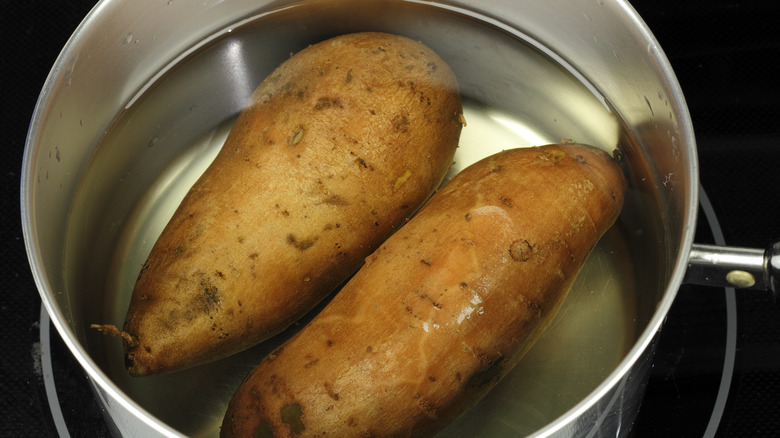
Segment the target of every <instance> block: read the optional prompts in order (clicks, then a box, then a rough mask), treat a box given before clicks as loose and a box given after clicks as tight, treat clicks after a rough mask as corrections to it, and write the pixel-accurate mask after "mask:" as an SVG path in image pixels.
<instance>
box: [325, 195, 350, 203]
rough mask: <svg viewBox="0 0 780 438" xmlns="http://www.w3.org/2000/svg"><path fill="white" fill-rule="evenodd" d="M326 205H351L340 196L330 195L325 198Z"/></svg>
mask: <svg viewBox="0 0 780 438" xmlns="http://www.w3.org/2000/svg"><path fill="white" fill-rule="evenodd" d="M325 203H326V204H328V205H349V202H348V201H347V200H346V199H344V198H342V197H341V196H339V195H330V196H328V197H327V198H325Z"/></svg>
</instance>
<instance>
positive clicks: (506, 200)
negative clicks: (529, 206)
mask: <svg viewBox="0 0 780 438" xmlns="http://www.w3.org/2000/svg"><path fill="white" fill-rule="evenodd" d="M499 200H500V201H501V203H502V204H504V205H506V206H507V207H509V208H512V207H514V206H515V204H514V203H513V202H512V198H508V197H506V196H502V197H500V198H499Z"/></svg>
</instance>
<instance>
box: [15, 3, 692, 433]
mask: <svg viewBox="0 0 780 438" xmlns="http://www.w3.org/2000/svg"><path fill="white" fill-rule="evenodd" d="M602 1H603V0H600V2H602ZM613 2H614V7H616V8H618V9H619V13H620V15H621V16H623V18H625V19H627V20H629V21H630V22H631V24H632V25H633V26H634V28H635V30H637V31H638V32H639V33H640V35H641V36H642V38H643V39H644V40H645V41H646V42H647V43H648V47H651V46H652V47H653V49H654V53H655V56H656V61H657V65H656V66H654V67H655V68H656V69H657V73H658V74H659V75H660V76H661V77H662V78H663V79H664V80H665V81H666V84H667V85H668V87H669V89H670V90H671V91H672V93H671V95H670V100H669V104H670V106H673V107H674V110H675V112H676V114H677V115H678V116H679V121H680V129H681V135H682V137H683V139H684V144H685V145H687V146H686V152H687V156H686V157H685V158H687V163H686V165H687V171H688V175H689V177H688V179H687V181H685V182H686V187H685V192H684V195H685V196H686V199H685V210H684V211H683V212H682V214H683V216H684V217H683V219H682V223H684V224H685V225H684V229H683V231H682V236H681V240H680V243H679V247H678V249H677V254H676V257H675V261H674V264H673V268H672V270H671V273H670V276H669V278H668V279H667V282H666V288H665V290H664V292H663V295H662V298H661V300H660V301H659V302H658V303H657V306H656V309H655V311H654V313H653V315H652V317H651V319H650V321H649V323H648V324H647V325H646V326H645V327H644V328H643V329H642V332H641V334H640V336H639V337H638V339H637V340H636V341H635V342H634V344H633V346H632V347H631V349H630V350H629V351H628V353H626V354H625V356H624V357H623V359H622V360H621V361H620V363H619V364H618V366H617V367H616V368H615V369H614V370H612V372H610V374H609V375H608V376H607V378H605V379H604V380H603V381H602V382H601V383H600V384H599V385H598V386H597V387H596V388H595V389H594V390H593V391H591V392H590V393H589V394H588V395H587V396H585V397H584V398H583V399H581V400H580V401H579V402H578V403H577V404H576V405H574V406H573V407H572V408H570V409H569V410H567V411H566V412H565V413H564V414H562V415H561V416H559V417H558V418H557V419H555V420H553V421H552V422H551V423H549V424H547V425H546V426H544V427H542V428H541V429H540V430H538V431H536V432H535V433H534V434H533V435H532V436H549V435H553V434H556V433H560V432H563V431H564V428H565V427H567V425H569V424H572V423H573V422H574V421H575V420H576V419H577V418H578V417H581V416H582V415H583V414H584V413H585V412H586V411H588V410H589V409H591V408H592V407H593V405H594V404H595V403H596V402H598V401H599V400H601V399H603V398H604V397H606V396H608V395H609V393H610V391H612V390H614V388H617V387H618V386H619V385H620V382H621V381H622V380H623V379H625V378H626V376H627V375H629V373H630V371H631V370H632V368H633V367H634V365H635V364H636V363H637V362H638V361H639V360H640V358H641V357H642V356H643V355H644V354H646V351H647V350H648V349H649V348H650V347H651V345H650V344H651V343H652V342H653V340H654V339H655V338H656V334H657V333H658V332H659V331H660V330H661V328H662V325H663V323H664V321H665V318H666V315H667V314H668V312H669V309H670V308H671V306H672V303H673V302H674V299H675V297H676V295H677V291H678V289H679V287H680V286H681V284H682V283H683V279H684V276H685V272H686V268H687V260H688V256H689V254H690V252H691V247H692V245H693V240H694V232H695V224H696V218H697V213H698V184H699V172H698V158H697V155H696V142H695V136H694V132H693V127H692V122H691V119H690V114H689V110H688V107H687V105H686V102H685V98H684V96H683V93H682V89H681V87H680V84H679V82H678V80H677V78H676V76H675V74H674V72H673V70H672V67H671V65H670V63H669V61H668V59H667V57H666V55H665V54H664V52H663V50H662V49H661V47H660V45H659V44H658V41H657V40H656V39H655V37H654V36H653V34H652V32H651V31H650V29H649V28H648V26H647V24H646V23H645V22H644V21H643V20H642V19H641V18H640V17H639V15H638V13H637V12H636V10H635V9H634V8H633V7H632V6H631V5H630V4H629V2H628V1H627V0H613ZM110 3H111V0H100V1H99V2H98V3H97V4H96V5H95V7H94V8H93V9H92V10H90V12H89V13H88V14H87V15H86V17H85V18H84V20H83V21H82V22H81V23H80V24H79V26H78V27H77V28H76V29H75V31H74V32H73V34H72V35H71V37H70V38H69V39H68V41H67V42H66V44H65V46H64V47H63V49H62V51H61V52H60V54H59V56H58V57H57V59H56V61H55V63H54V65H53V67H52V69H51V71H50V73H49V75H48V76H47V78H46V80H45V82H44V85H43V88H42V90H41V93H40V95H39V98H38V101H37V102H36V106H35V109H34V111H33V116H32V119H31V122H30V126H29V128H28V133H27V138H26V141H25V149H24V155H23V160H22V172H21V187H20V198H21V199H20V201H21V202H20V205H21V219H22V234H23V239H24V242H25V246H26V249H27V257H28V262H29V264H30V268H31V273H32V276H33V279H34V281H35V285H36V288H37V290H38V292H39V295H40V297H41V301H42V304H43V305H44V307H45V309H46V311H47V312H48V313H49V315H50V320H51V323H52V324H53V325H54V326H55V328H56V329H57V331H58V332H59V334H60V335H61V338H62V339H63V342H64V343H65V344H66V346H67V348H68V349H69V350H70V352H71V353H72V354H73V356H74V357H75V358H76V360H77V361H78V362H79V364H80V365H81V367H82V368H83V369H84V371H85V372H86V373H87V375H88V376H89V378H90V379H91V382H90V383H91V385H92V387H93V390H95V391H96V392H102V393H103V394H101V395H106V396H107V397H108V398H107V399H106V398H105V397H104V399H105V400H107V401H108V402H109V403H110V402H112V401H113V402H116V403H117V405H118V406H106V408H107V409H108V411H109V412H110V413H111V414H112V419H114V420H117V419H116V418H114V417H113V414H115V413H116V412H115V411H116V409H124V410H126V411H127V412H128V413H129V414H130V415H132V416H133V417H134V418H135V419H138V420H140V421H142V422H143V423H144V424H145V425H146V426H148V427H150V428H151V429H152V430H154V431H156V432H159V433H161V434H162V435H164V436H169V437H181V436H183V435H182V434H180V433H179V432H178V431H176V430H174V429H173V428H171V427H170V426H168V425H167V424H165V423H163V422H162V421H160V420H159V419H157V418H156V417H155V416H153V415H152V414H151V413H150V412H148V411H147V410H146V409H144V408H143V407H141V406H140V405H139V404H138V403H137V402H136V401H134V400H133V399H131V398H130V397H129V396H128V395H127V394H125V393H124V391H122V390H121V389H120V388H119V387H118V386H117V385H116V384H115V383H114V382H113V381H112V380H111V379H110V378H109V377H108V376H107V375H106V374H105V373H104V372H103V371H102V370H101V369H100V367H99V366H98V365H97V364H96V363H95V362H94V360H93V359H92V357H91V356H90V354H89V353H88V352H87V351H86V349H85V348H84V346H83V345H82V344H81V342H80V341H79V339H78V336H77V335H76V333H75V331H74V329H73V328H72V327H71V326H70V325H69V324H68V323H67V322H66V321H67V319H68V318H67V317H66V315H65V314H64V312H63V311H62V309H60V308H59V306H57V305H56V303H55V302H54V299H53V296H54V294H56V291H54V289H53V288H52V286H51V284H50V282H49V279H48V277H47V275H46V273H45V272H44V269H43V264H42V258H41V253H40V251H39V246H38V242H37V237H38V236H37V234H36V233H35V231H34V228H35V226H34V224H33V221H32V213H31V206H30V204H32V202H31V198H32V181H33V178H34V175H35V170H34V169H33V167H32V166H33V164H32V162H33V156H34V154H35V150H36V149H37V146H36V143H35V141H36V136H37V134H38V129H39V126H40V124H41V119H42V113H43V112H44V109H45V108H46V106H47V103H48V100H49V97H50V96H51V94H52V93H53V91H54V88H55V87H54V86H55V79H54V78H55V77H57V76H60V75H61V74H62V72H63V71H65V70H66V68H67V65H66V64H67V62H68V59H70V56H71V55H72V54H73V51H74V47H75V46H77V44H78V41H79V40H80V39H81V37H82V34H83V32H82V31H83V30H84V29H85V28H86V27H88V26H90V23H92V22H94V21H96V20H98V19H99V18H100V16H101V15H103V13H104V10H105V9H108V6H107V5H109V4H110ZM112 408H113V412H112Z"/></svg>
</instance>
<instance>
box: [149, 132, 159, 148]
mask: <svg viewBox="0 0 780 438" xmlns="http://www.w3.org/2000/svg"><path fill="white" fill-rule="evenodd" d="M157 140H159V138H158V137H157V136H156V135H155V136H154V137H152V139H151V140H149V147H150V148H151V147H154V145H156V144H157Z"/></svg>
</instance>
